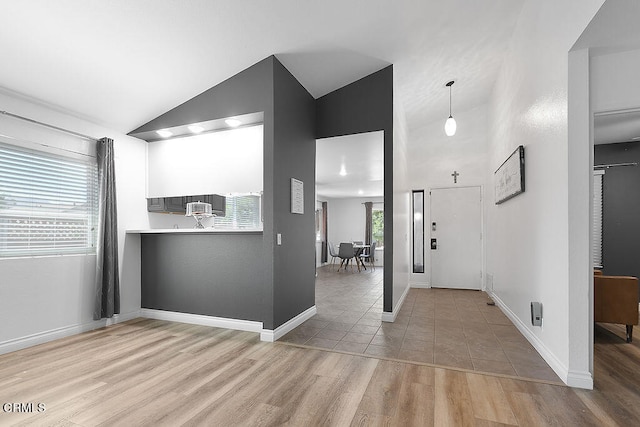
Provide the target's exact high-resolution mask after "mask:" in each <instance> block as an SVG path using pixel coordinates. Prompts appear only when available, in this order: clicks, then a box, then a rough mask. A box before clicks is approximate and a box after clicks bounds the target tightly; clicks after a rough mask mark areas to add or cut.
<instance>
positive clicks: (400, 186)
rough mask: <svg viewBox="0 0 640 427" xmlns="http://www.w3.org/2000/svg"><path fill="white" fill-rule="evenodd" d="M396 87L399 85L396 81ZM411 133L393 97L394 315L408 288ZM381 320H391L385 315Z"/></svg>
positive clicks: (397, 102) (400, 106) (399, 106)
mask: <svg viewBox="0 0 640 427" xmlns="http://www.w3.org/2000/svg"><path fill="white" fill-rule="evenodd" d="M395 79H396V74H394V87H397V86H398V83H397V82H396V81H395ZM408 143H409V135H408V129H407V122H406V117H405V113H404V106H403V105H402V104H401V103H400V102H399V100H398V97H394V99H393V303H392V304H393V305H392V309H393V312H392V318H393V320H395V317H396V316H397V315H398V313H399V312H400V309H401V308H402V304H403V303H404V298H405V296H406V295H407V292H408V291H409V272H410V271H411V265H412V264H411V260H410V258H409V253H410V245H411V231H410V230H411V217H412V215H411V189H410V188H409V173H408V169H409V168H408V167H407V164H408V162H409V152H408ZM382 320H386V321H388V320H391V318H390V317H386V318H385V315H384V314H383V319H382Z"/></svg>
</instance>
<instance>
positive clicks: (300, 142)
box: [130, 56, 316, 329]
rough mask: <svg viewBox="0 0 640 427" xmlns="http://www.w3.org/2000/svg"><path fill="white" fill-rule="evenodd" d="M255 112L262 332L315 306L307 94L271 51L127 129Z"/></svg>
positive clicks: (310, 111) (310, 100)
mask: <svg viewBox="0 0 640 427" xmlns="http://www.w3.org/2000/svg"><path fill="white" fill-rule="evenodd" d="M254 112H263V114H264V181H263V182H264V194H263V216H264V224H263V230H264V234H263V237H262V245H261V252H260V254H259V257H260V258H261V259H264V260H266V261H265V262H261V264H262V272H261V274H260V278H261V280H262V283H263V286H264V289H265V293H264V294H263V295H266V297H264V299H263V300H262V301H261V303H262V304H263V305H264V310H262V312H263V313H264V315H263V316H264V318H263V319H260V320H262V322H263V324H264V328H265V329H275V328H277V327H278V326H280V325H282V324H283V323H285V322H286V321H288V320H290V319H291V318H292V317H294V316H296V315H298V314H300V313H302V312H303V311H305V310H306V309H308V308H311V307H312V306H313V305H314V293H315V262H314V253H313V249H314V246H313V245H314V240H313V239H314V237H313V230H314V225H313V224H314V215H315V209H314V206H315V205H314V203H315V201H314V200H313V199H314V191H313V190H314V186H315V138H314V135H315V128H316V127H315V116H314V100H313V97H311V95H310V94H309V93H308V92H307V91H306V90H305V89H304V88H303V87H302V86H301V85H300V84H299V83H298V82H297V81H296V80H295V79H294V78H293V76H292V75H291V74H290V73H289V72H288V71H287V70H286V68H285V67H284V66H283V65H282V64H281V63H280V62H279V61H278V60H277V59H276V58H275V57H274V56H270V57H268V58H266V59H264V60H262V61H260V62H258V63H257V64H255V65H253V66H251V67H249V68H247V69H246V70H244V71H242V72H240V73H238V74H237V75H235V76H233V77H231V78H229V79H227V80H225V81H224V82H222V83H220V84H219V85H217V86H214V87H213V88H211V89H209V90H207V91H205V92H203V93H201V94H200V95H198V96H196V97H194V98H193V99H191V100H189V101H187V102H185V103H184V104H182V105H179V106H178V107H176V108H174V109H172V110H170V111H168V112H167V113H165V114H163V115H161V116H160V117H158V118H156V119H154V120H152V121H150V122H149V123H147V124H145V125H143V126H140V127H139V128H137V129H136V130H134V131H132V132H131V133H130V134H131V135H132V136H135V135H136V134H138V133H142V132H148V131H152V130H156V129H162V128H165V127H173V126H179V125H185V124H189V123H195V122H200V121H208V120H214V119H221V118H225V117H231V116H235V115H240V114H248V113H254ZM290 178H297V179H299V180H301V181H303V182H304V183H305V212H304V215H293V214H291V213H290V203H291V201H290ZM307 226H308V230H309V231H308V232H306V233H305V232H304V228H305V227H307ZM276 233H281V234H282V235H283V244H282V245H281V246H277V245H276ZM307 258H308V260H307ZM253 261H254V260H251V259H244V260H240V259H239V260H238V261H237V263H236V264H233V265H228V266H227V268H229V269H230V270H231V271H233V270H237V269H242V268H244V266H245V265H246V263H247V262H253ZM276 300H277V302H276Z"/></svg>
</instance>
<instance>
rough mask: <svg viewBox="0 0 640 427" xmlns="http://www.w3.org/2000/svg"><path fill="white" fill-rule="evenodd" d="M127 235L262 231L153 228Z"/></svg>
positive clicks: (252, 231) (260, 231)
mask: <svg viewBox="0 0 640 427" xmlns="http://www.w3.org/2000/svg"><path fill="white" fill-rule="evenodd" d="M127 233H128V234H169V233H171V234H216V233H219V234H262V230H255V229H245V230H225V229H220V228H153V229H148V230H127Z"/></svg>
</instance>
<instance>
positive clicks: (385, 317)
mask: <svg viewBox="0 0 640 427" xmlns="http://www.w3.org/2000/svg"><path fill="white" fill-rule="evenodd" d="M409 289H411V286H407V287H406V288H405V289H404V292H403V293H402V296H401V297H400V299H399V300H398V303H397V304H396V306H395V307H393V311H392V312H388V311H383V312H382V318H381V320H382V321H383V322H395V321H396V317H398V313H400V309H401V308H402V304H404V300H405V298H406V297H407V294H408V293H409Z"/></svg>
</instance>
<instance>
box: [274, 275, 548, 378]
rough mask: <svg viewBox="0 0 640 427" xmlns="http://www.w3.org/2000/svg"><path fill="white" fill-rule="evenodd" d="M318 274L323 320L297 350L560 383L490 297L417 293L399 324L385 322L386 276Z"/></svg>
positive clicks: (308, 327) (305, 331) (314, 322)
mask: <svg viewBox="0 0 640 427" xmlns="http://www.w3.org/2000/svg"><path fill="white" fill-rule="evenodd" d="M335 270H336V267H333V268H332V267H329V266H325V267H321V268H318V270H317V271H318V276H317V279H316V307H317V310H318V314H317V315H315V316H314V317H313V318H312V319H310V320H308V321H306V322H305V323H303V324H302V325H300V326H299V327H297V328H296V329H294V330H293V331H291V332H290V333H288V334H287V335H285V336H284V337H283V338H281V341H285V342H288V343H292V344H304V345H307V346H312V347H318V348H326V349H334V350H339V351H347V352H352V353H364V354H370V355H373V356H382V357H388V358H393V359H400V360H408V361H415V362H422V363H431V364H436V365H442V366H451V367H457V368H464V369H471V370H475V371H482V372H489V373H498V374H506V375H513V376H518V377H523V378H533V379H539V380H545V381H555V382H561V381H560V379H559V378H558V377H557V376H556V374H555V373H554V372H553V370H552V369H551V368H550V367H549V366H548V365H547V363H546V362H545V361H544V360H543V359H542V357H541V356H540V355H539V354H538V353H537V352H536V351H535V349H534V348H533V347H532V346H531V344H529V342H528V341H527V340H526V339H525V338H524V337H523V336H522V335H521V334H520V332H519V331H518V330H517V329H516V327H515V326H513V324H512V323H511V321H510V320H509V319H508V318H507V317H506V316H505V315H504V314H503V313H502V311H501V310H500V309H499V308H498V307H497V306H488V305H487V301H490V299H489V298H488V296H487V294H486V293H484V292H480V291H467V290H453V289H411V290H410V291H409V293H408V295H407V298H406V299H405V302H404V305H403V306H402V309H401V311H400V313H399V314H398V317H397V318H396V321H395V322H394V323H387V322H381V320H380V318H381V313H382V272H383V269H382V268H379V267H378V268H376V270H375V271H371V269H368V270H367V271H363V272H362V273H358V272H357V270H353V271H352V270H347V271H344V270H341V271H340V272H336V271H335Z"/></svg>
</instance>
